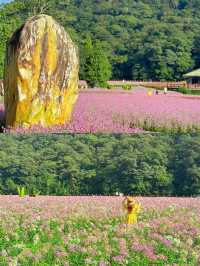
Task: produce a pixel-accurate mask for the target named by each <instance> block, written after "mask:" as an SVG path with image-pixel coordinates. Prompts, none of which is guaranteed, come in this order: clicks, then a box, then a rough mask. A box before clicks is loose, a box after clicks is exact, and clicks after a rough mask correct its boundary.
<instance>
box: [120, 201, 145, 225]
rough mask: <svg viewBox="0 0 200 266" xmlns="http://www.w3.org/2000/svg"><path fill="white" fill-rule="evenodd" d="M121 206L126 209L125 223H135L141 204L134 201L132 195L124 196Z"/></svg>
mask: <svg viewBox="0 0 200 266" xmlns="http://www.w3.org/2000/svg"><path fill="white" fill-rule="evenodd" d="M123 207H124V209H125V210H126V211H127V214H126V223H127V224H135V223H137V216H138V213H139V212H140V209H141V204H140V203H138V202H136V201H135V200H134V198H133V197H130V196H128V197H126V198H125V199H124V201H123Z"/></svg>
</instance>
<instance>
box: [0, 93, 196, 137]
mask: <svg viewBox="0 0 200 266" xmlns="http://www.w3.org/2000/svg"><path fill="white" fill-rule="evenodd" d="M2 112H3V111H1V113H2ZM199 114H200V97H198V96H196V97H194V96H186V95H183V94H180V93H174V92H169V93H168V94H167V95H164V94H163V93H162V92H160V93H159V95H155V92H154V93H153V95H152V96H148V94H147V90H145V89H138V90H137V89H135V90H133V91H122V90H103V89H93V90H86V91H81V92H80V94H79V97H78V101H77V103H76V105H75V108H74V112H73V115H72V120H71V123H70V124H66V125H65V126H55V127H53V128H42V127H39V126H35V127H32V128H31V129H29V130H28V132H44V133H48V132H70V133H139V132H144V131H164V132H188V131H190V132H191V131H199V129H200V116H199ZM1 116H2V114H1ZM16 131H17V132H19V133H20V132H21V133H24V132H26V131H27V130H22V129H17V130H16Z"/></svg>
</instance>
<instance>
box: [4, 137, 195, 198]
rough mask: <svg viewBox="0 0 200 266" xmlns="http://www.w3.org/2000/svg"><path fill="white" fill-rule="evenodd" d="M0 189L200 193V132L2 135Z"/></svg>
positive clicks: (7, 191)
mask: <svg viewBox="0 0 200 266" xmlns="http://www.w3.org/2000/svg"><path fill="white" fill-rule="evenodd" d="M0 147H1V150H0V194H17V186H19V185H21V186H25V187H26V188H27V192H28V191H30V190H31V191H32V190H37V191H38V190H39V191H40V192H41V194H43V195H87V194H90V195H91V194H98V195H113V194H115V193H116V192H122V193H125V194H136V195H152V196H153V195H154V196H155V195H156V196H163V195H165V196H167V195H178V196H191V195H195V196H196V195H199V194H200V181H199V180H200V178H199V177H200V171H199V170H200V169H199V161H200V137H199V135H196V136H195V135H193V136H192V135H186V134H185V135H182V136H181V135H180V136H178V135H167V134H165V135H159V134H155V135H149V134H144V135H143V134H138V135H132V136H131V135H125V134H123V135H103V134H101V135H93V134H85V135H81V134H80V135H79V134H76V135H67V134H63V135H62V134H58V135H55V134H53V135H37V134H36V135H28V134H27V135H7V134H5V135H3V134H1V135H0Z"/></svg>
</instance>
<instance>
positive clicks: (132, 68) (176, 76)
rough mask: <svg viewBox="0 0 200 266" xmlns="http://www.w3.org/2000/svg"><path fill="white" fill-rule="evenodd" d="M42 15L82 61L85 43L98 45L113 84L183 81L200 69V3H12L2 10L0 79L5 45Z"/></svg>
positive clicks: (73, 0) (154, 0) (23, 0)
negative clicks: (59, 28) (51, 19)
mask: <svg viewBox="0 0 200 266" xmlns="http://www.w3.org/2000/svg"><path fill="white" fill-rule="evenodd" d="M38 13H46V14H49V15H52V16H53V17H54V18H55V19H56V20H57V21H58V22H59V23H60V24H61V25H63V26H64V27H65V29H66V30H67V31H68V32H69V34H70V35H71V37H72V39H73V40H74V41H75V42H76V43H77V44H78V46H79V48H80V51H81V52H80V57H81V60H82V62H87V60H86V58H85V57H86V56H87V54H84V49H83V48H84V43H85V40H86V38H87V37H88V36H89V37H90V38H91V39H92V41H93V43H98V44H99V45H98V47H101V49H100V50H101V51H100V53H98V52H97V54H96V57H98V55H99V54H100V55H102V57H103V58H104V60H103V63H102V64H104V65H105V66H106V70H107V71H106V75H105V72H104V73H103V76H104V77H105V76H106V77H107V78H108V77H109V76H110V75H108V74H109V71H110V70H111V68H109V64H108V62H107V60H108V61H109V62H110V64H111V65H112V79H146V80H148V79H152V80H180V79H182V75H183V74H184V73H185V72H187V71H190V70H191V69H193V68H198V67H200V60H199V58H200V28H199V24H200V0H166V1H162V0H141V1H133V0H114V1H113V0H110V1H107V0H101V1H99V0H84V1H81V0H71V1H69V0H62V1H61V0H49V1H45V0H14V1H12V2H11V3H9V4H6V5H3V6H2V7H1V8H0V39H1V43H0V77H2V75H3V62H4V53H5V45H6V41H7V40H8V38H9V37H10V36H11V34H12V32H13V31H14V30H15V29H16V28H17V27H19V26H20V25H21V24H22V23H24V22H25V20H26V19H27V18H28V17H30V16H32V15H35V14H38ZM96 49H97V48H96ZM97 50H98V49H97ZM94 61H95V60H94ZM95 62H96V61H95ZM95 62H94V65H95ZM83 68H84V65H83V64H81V71H80V73H81V78H82V79H86V78H87V76H86V75H82V74H83V73H85V72H84V69H83ZM94 68H95V67H94ZM103 69H104V68H103Z"/></svg>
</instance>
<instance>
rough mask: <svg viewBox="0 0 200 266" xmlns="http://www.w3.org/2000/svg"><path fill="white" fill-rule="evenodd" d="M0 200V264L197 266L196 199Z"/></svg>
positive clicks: (199, 214)
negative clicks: (133, 219)
mask: <svg viewBox="0 0 200 266" xmlns="http://www.w3.org/2000/svg"><path fill="white" fill-rule="evenodd" d="M122 200H123V197H117V196H115V197H113V196H112V197H109V196H105V197H103V196H102V197H101V196H99V197H97V196H93V197H89V196H88V197H87V196H85V197H81V196H78V197H72V196H66V197H65V196H63V197H56V196H55V197H53V196H38V197H35V198H30V197H28V196H26V197H24V198H19V197H18V196H0V221H1V222H0V236H1V238H0V243H1V245H0V265H5V266H9V265H22V266H25V265H30V266H32V265H33V266H34V265H62V266H75V265H80V266H89V265H91V266H120V265H131V266H138V265H142V266H154V265H168V266H169V265H170V266H172V265H173V266H178V265H190V266H192V265H193V266H197V265H199V263H200V226H199V219H200V209H199V202H200V199H199V198H172V197H169V198H168V197H157V198H154V197H137V200H138V201H139V202H140V203H141V205H142V209H141V212H140V213H139V216H138V223H137V224H134V225H130V226H127V225H126V224H125V223H124V216H125V212H124V211H123V208H122Z"/></svg>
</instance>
